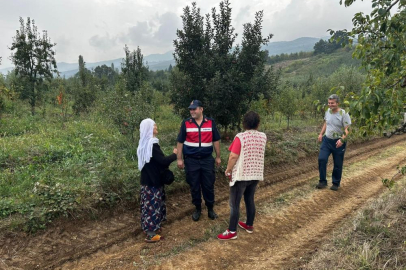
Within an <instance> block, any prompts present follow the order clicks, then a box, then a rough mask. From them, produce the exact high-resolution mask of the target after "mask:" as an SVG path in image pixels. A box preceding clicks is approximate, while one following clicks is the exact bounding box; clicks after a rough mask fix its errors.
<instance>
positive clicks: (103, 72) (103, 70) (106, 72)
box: [93, 63, 119, 91]
mask: <svg viewBox="0 0 406 270" xmlns="http://www.w3.org/2000/svg"><path fill="white" fill-rule="evenodd" d="M93 75H94V76H95V77H96V78H98V79H99V80H100V85H101V91H105V90H106V88H107V87H106V86H107V85H109V86H114V85H115V84H116V82H117V80H118V76H119V74H118V72H117V71H116V70H115V69H114V64H113V63H112V64H111V67H108V66H106V65H101V66H97V67H96V68H95V69H94V71H93Z"/></svg>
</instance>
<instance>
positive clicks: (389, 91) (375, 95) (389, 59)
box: [330, 0, 406, 134]
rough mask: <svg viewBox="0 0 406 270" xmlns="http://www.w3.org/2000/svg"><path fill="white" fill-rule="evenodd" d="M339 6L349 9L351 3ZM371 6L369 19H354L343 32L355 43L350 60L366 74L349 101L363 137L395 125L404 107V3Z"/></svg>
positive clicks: (377, 0)
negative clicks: (348, 28) (359, 65)
mask: <svg viewBox="0 0 406 270" xmlns="http://www.w3.org/2000/svg"><path fill="white" fill-rule="evenodd" d="M343 2H344V5H345V6H350V5H352V4H353V3H354V2H355V0H345V1H342V0H341V1H340V4H342V3H343ZM371 5H372V12H371V13H370V14H369V15H368V14H367V15H365V14H363V13H361V12H360V13H356V14H355V15H354V18H353V20H352V21H353V26H354V28H353V29H352V31H350V32H346V34H348V36H349V38H350V42H353V40H355V39H356V40H357V42H358V44H357V45H356V47H355V51H354V53H353V56H354V57H356V58H358V59H361V61H362V65H363V67H365V69H366V71H367V78H366V82H365V84H364V87H363V88H362V90H361V93H360V94H359V95H353V98H352V99H350V100H351V107H350V108H351V115H352V116H353V117H355V118H357V119H358V123H359V125H360V130H361V131H362V133H363V134H368V133H369V132H371V131H372V130H374V129H376V130H380V131H383V130H389V129H391V128H392V127H393V126H396V125H399V123H400V121H401V118H402V115H403V112H404V110H405V104H406V93H405V92H406V91H405V88H404V87H405V86H406V84H405V80H406V69H405V66H406V50H405V49H404V48H405V46H406V36H405V34H404V33H405V32H406V10H405V7H406V1H405V0H389V1H388V0H372V1H371ZM395 9H396V10H395ZM330 32H331V34H333V35H334V34H335V33H336V32H334V31H332V30H331V31H330Z"/></svg>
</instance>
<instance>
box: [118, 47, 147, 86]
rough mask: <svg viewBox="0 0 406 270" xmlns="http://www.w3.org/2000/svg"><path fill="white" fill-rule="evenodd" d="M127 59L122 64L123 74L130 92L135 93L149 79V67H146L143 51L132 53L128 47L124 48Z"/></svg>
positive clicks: (138, 49)
mask: <svg viewBox="0 0 406 270" xmlns="http://www.w3.org/2000/svg"><path fill="white" fill-rule="evenodd" d="M124 52H125V59H123V62H122V63H121V72H122V76H123V78H124V80H125V84H126V88H127V90H128V91H130V92H132V93H134V92H136V91H138V90H139V89H140V88H141V85H142V84H143V82H144V81H146V80H147V79H148V67H147V66H145V65H144V60H143V58H144V56H143V55H142V53H141V49H140V48H139V47H137V50H135V51H133V52H130V50H129V49H128V47H127V45H125V47H124Z"/></svg>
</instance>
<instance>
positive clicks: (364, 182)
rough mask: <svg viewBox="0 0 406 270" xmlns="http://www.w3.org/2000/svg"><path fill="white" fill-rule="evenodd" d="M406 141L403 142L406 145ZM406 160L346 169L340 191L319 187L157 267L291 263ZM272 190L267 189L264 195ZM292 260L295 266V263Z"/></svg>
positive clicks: (266, 266) (283, 266)
mask: <svg viewBox="0 0 406 270" xmlns="http://www.w3.org/2000/svg"><path fill="white" fill-rule="evenodd" d="M405 148H406V143H403V149H405ZM405 161H406V155H405V153H404V152H400V153H398V154H396V155H394V156H391V157H389V158H387V159H384V160H381V161H380V162H379V164H376V165H375V166H373V167H368V168H360V170H359V171H356V172H354V173H351V174H350V175H346V178H351V181H347V182H346V183H345V186H344V187H343V188H341V189H340V190H339V192H332V191H330V190H320V191H315V192H313V194H312V195H311V197H310V198H307V199H303V200H302V201H300V202H297V203H294V204H292V205H291V206H289V207H288V208H287V209H286V210H284V211H283V212H282V213H278V214H277V215H276V216H261V217H259V218H258V219H257V220H256V223H255V230H256V231H255V233H254V234H252V235H250V234H247V233H245V232H244V231H242V230H239V232H238V239H237V240H236V241H226V242H222V241H219V240H214V239H213V240H210V241H208V242H206V243H204V244H202V245H200V246H198V247H195V248H193V249H191V250H188V251H186V252H183V253H181V254H179V255H178V256H175V257H173V258H170V259H168V260H167V261H165V262H162V265H161V266H156V267H153V268H154V269H245V268H249V269H288V268H290V267H292V268H294V264H292V263H293V262H292V258H299V257H301V256H305V255H308V254H309V253H312V252H314V250H315V249H316V248H317V246H318V245H319V244H320V242H321V241H322V240H323V238H324V237H326V236H327V235H328V233H329V232H331V231H332V230H333V229H334V228H335V227H336V226H338V225H339V224H340V223H341V222H342V221H343V220H344V219H345V218H346V217H347V216H350V215H352V214H353V212H354V210H356V209H358V208H360V207H361V206H362V205H363V204H364V203H365V202H366V201H367V200H369V199H370V198H374V197H376V196H377V195H378V194H379V193H380V192H382V190H383V189H384V187H383V185H382V183H381V181H380V179H381V178H380V177H390V176H392V175H393V172H394V171H395V168H396V166H397V165H398V164H399V163H403V162H405ZM269 196H272V190H270V189H268V190H266V191H265V190H262V192H261V193H260V196H258V197H259V198H258V199H259V201H261V200H263V199H264V198H267V197H268V198H269ZM289 265H290V266H289Z"/></svg>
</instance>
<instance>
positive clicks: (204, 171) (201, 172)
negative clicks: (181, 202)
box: [185, 156, 216, 208]
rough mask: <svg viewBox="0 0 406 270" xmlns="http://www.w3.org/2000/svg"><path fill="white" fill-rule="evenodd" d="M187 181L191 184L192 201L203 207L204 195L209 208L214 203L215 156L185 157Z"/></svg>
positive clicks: (198, 206)
mask: <svg viewBox="0 0 406 270" xmlns="http://www.w3.org/2000/svg"><path fill="white" fill-rule="evenodd" d="M185 171H186V182H187V183H188V184H189V186H190V193H191V195H192V203H193V204H194V205H195V206H196V207H197V208H201V204H202V197H201V194H202V193H203V198H204V201H205V204H206V206H207V207H208V208H213V205H214V182H215V180H216V176H215V173H214V158H213V157H212V156H208V157H206V158H202V159H195V158H190V157H187V158H185Z"/></svg>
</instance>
